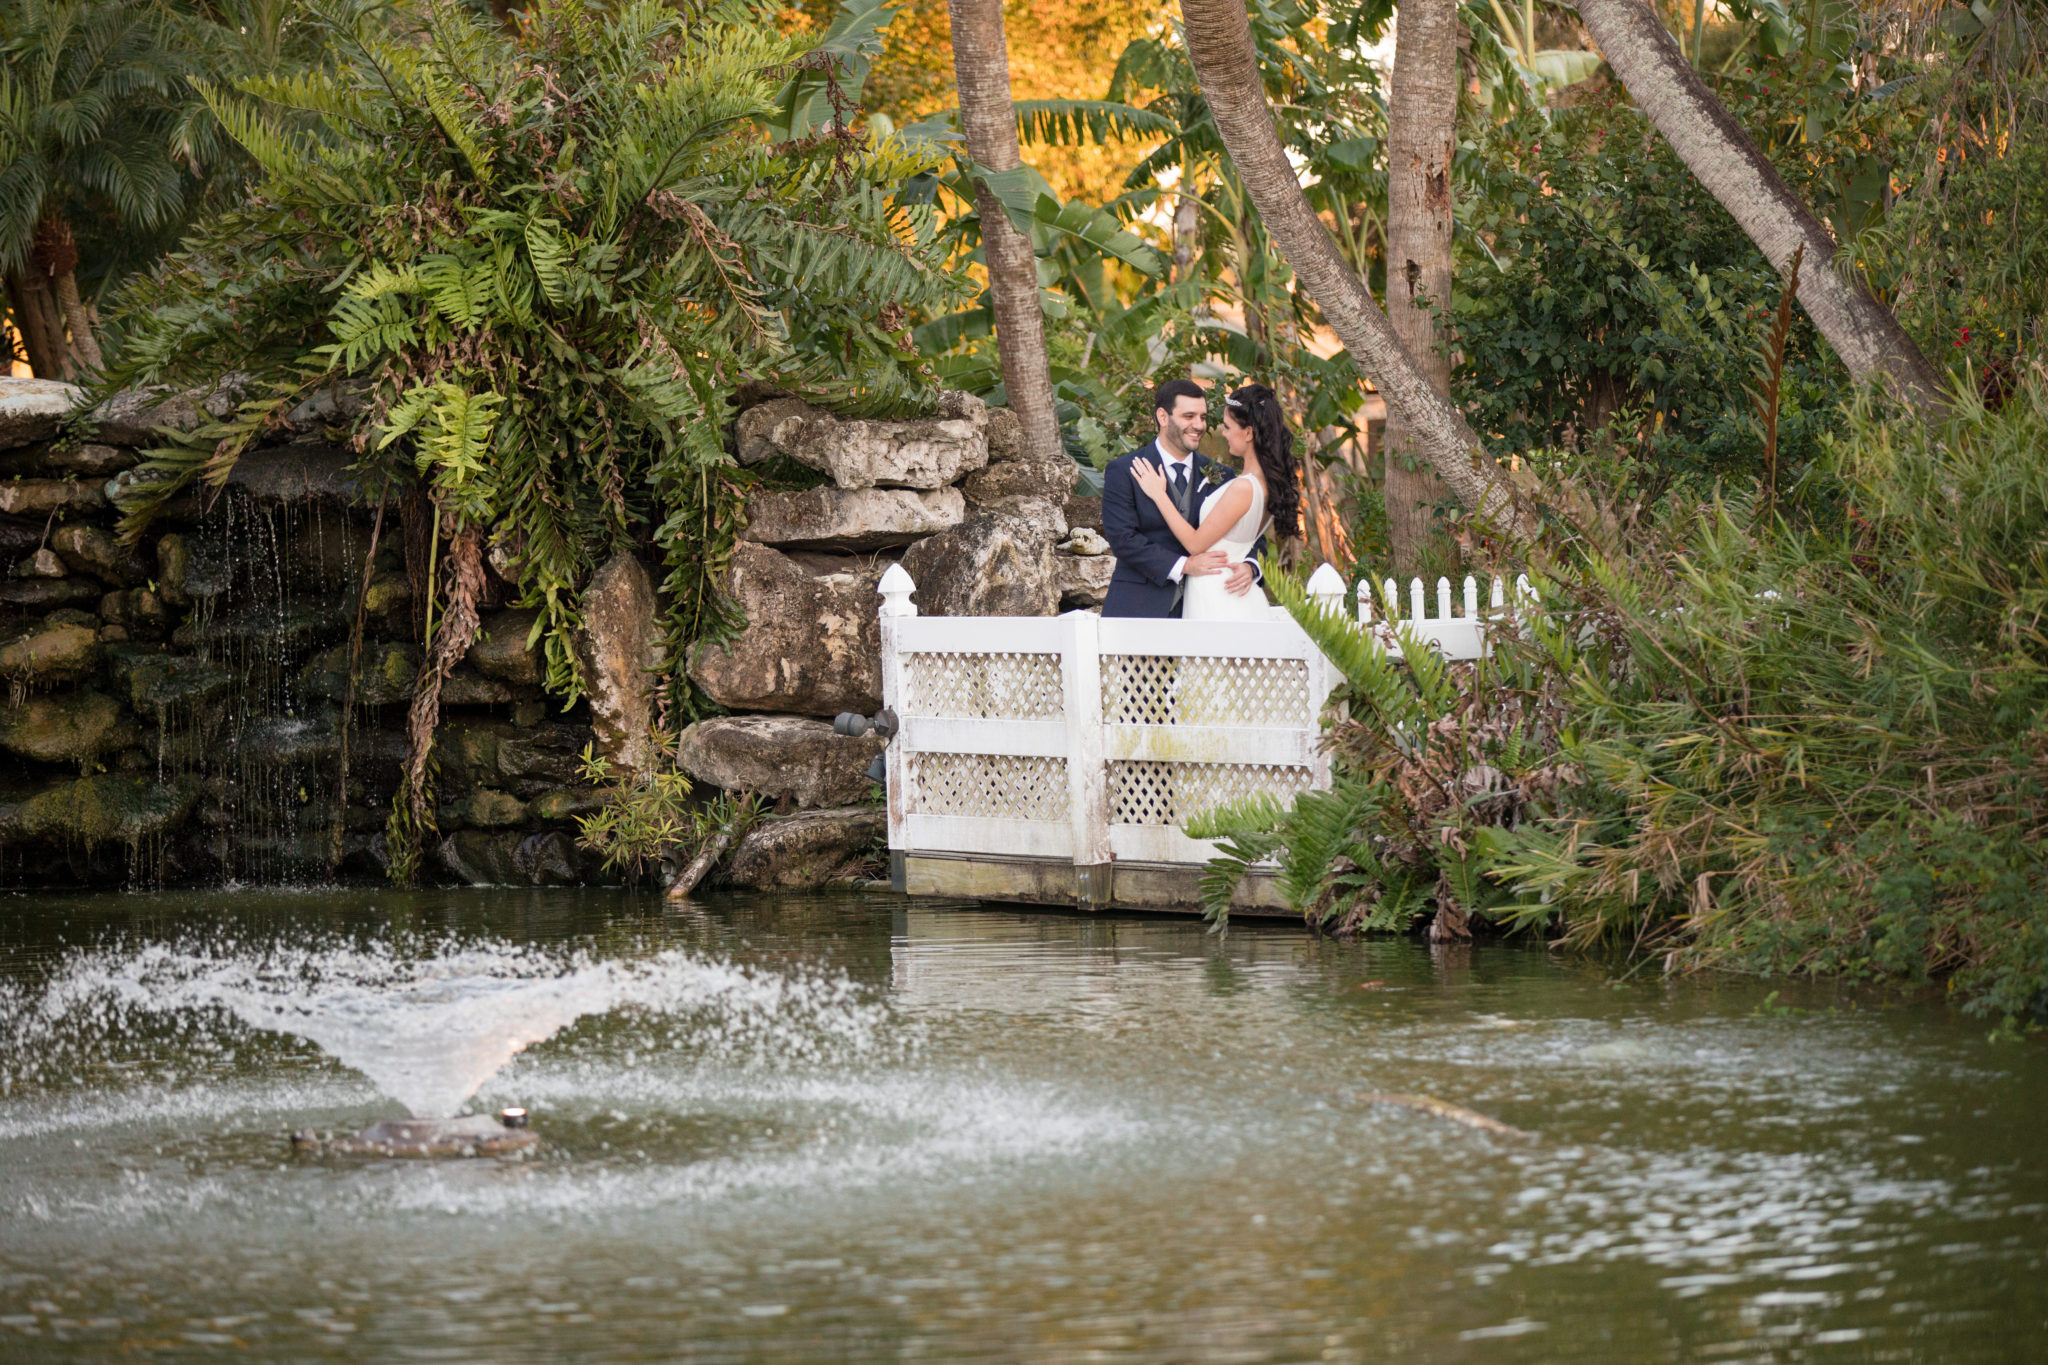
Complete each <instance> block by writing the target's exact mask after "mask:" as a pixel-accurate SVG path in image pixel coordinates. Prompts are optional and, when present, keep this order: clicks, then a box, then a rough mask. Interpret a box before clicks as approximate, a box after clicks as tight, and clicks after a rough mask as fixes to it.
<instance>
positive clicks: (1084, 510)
mask: <svg viewBox="0 0 2048 1365" xmlns="http://www.w3.org/2000/svg"><path fill="white" fill-rule="evenodd" d="M1060 512H1061V514H1062V515H1063V516H1064V517H1065V518H1066V522H1067V529H1069V530H1080V529H1081V528H1083V527H1086V528H1087V529H1088V530H1090V531H1100V530H1101V529H1102V499H1101V498H1099V497H1096V498H1091V497H1084V496H1078V495H1075V494H1069V495H1068V496H1067V500H1066V501H1065V502H1063V503H1061V504H1060Z"/></svg>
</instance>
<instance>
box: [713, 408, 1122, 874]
mask: <svg viewBox="0 0 2048 1365" xmlns="http://www.w3.org/2000/svg"><path fill="white" fill-rule="evenodd" d="M734 449H735V453H736V455H737V456H738V458H739V461H740V463H741V464H743V465H748V466H752V467H755V468H757V469H761V470H764V471H769V470H773V471H777V472H781V473H784V474H785V475H786V474H788V473H789V472H792V471H796V472H801V471H805V470H807V471H811V472H812V474H813V476H814V477H815V479H816V482H815V483H814V484H813V486H810V487H794V488H783V489H777V488H763V489H760V490H757V491H756V492H754V493H753V494H752V495H751V497H750V498H749V500H748V507H747V520H748V525H747V530H746V532H745V537H744V539H745V543H744V544H742V546H741V547H740V550H739V552H738V554H737V555H736V557H735V560H734V566H733V574H732V581H731V593H732V596H733V598H734V599H735V601H736V602H737V604H738V605H739V607H740V608H741V610H742V611H744V613H745V614H746V620H747V625H746V628H745V629H744V630H743V631H742V632H741V633H740V635H739V636H738V638H737V639H734V640H731V641H728V642H725V643H721V644H716V645H710V646H704V647H701V648H700V649H699V650H698V651H697V653H696V655H695V657H694V658H693V659H692V660H691V661H690V676H691V677H692V678H693V679H695V681H696V682H697V684H698V685H699V686H700V687H701V688H703V690H704V691H705V693H706V694H708V695H709V696H710V697H711V698H712V699H713V700H715V701H717V702H718V703H720V704H721V705H723V706H725V707H728V708H730V709H731V710H732V711H733V712H734V714H732V715H728V716H719V717H716V718H714V719H710V720H705V721H700V722H698V723H697V724H696V725H693V726H691V727H690V729H689V730H688V731H687V732H685V734H684V735H683V737H682V743H681V746H680V750H679V756H680V759H681V761H682V763H683V765H684V767H685V768H687V769H688V771H689V772H690V773H691V774H692V775H693V776H694V777H696V778H697V779H698V780H700V781H702V782H706V783H709V784H711V785H713V786H717V787H722V788H726V789H729V790H742V791H751V792H757V793H760V794H762V795H763V796H766V797H768V798H770V799H773V800H776V801H777V802H778V803H779V804H780V805H781V806H782V807H783V808H785V809H790V808H796V809H806V810H812V811H815V812H816V813H815V814H814V815H811V816H807V817H806V819H805V820H804V821H803V822H801V823H802V825H803V827H804V828H805V829H807V830H808V831H810V838H811V839H812V840H813V841H825V840H837V841H839V842H841V843H843V844H845V845H846V846H847V847H852V846H853V845H854V844H855V843H857V842H866V841H871V840H873V839H874V838H875V837H876V836H877V835H878V834H879V832H880V829H881V812H880V811H879V810H878V809H876V808H874V807H873V806H872V805H871V804H866V803H867V798H868V797H869V796H870V795H871V794H872V792H873V790H874V788H873V785H872V784H871V783H870V782H869V780H868V779H867V778H866V777H865V776H864V772H865V769H866V768H867V766H868V764H869V762H870V761H871V760H872V759H873V758H874V756H875V755H877V754H879V753H880V752H881V749H882V741H881V740H879V739H876V738H872V737H870V738H861V739H852V738H845V737H841V736H838V735H835V734H834V733H833V730H832V726H831V723H830V721H829V719H828V718H829V717H831V716H833V715H834V714H836V713H838V712H842V711H858V712H862V713H871V712H873V711H875V710H876V709H877V708H879V707H880V706H881V702H882V697H881V691H882V678H881V662H880V660H881V639H880V621H879V617H878V615H877V612H878V608H879V607H880V605H881V601H880V598H879V597H878V596H877V593H876V587H877V584H878V583H879V582H880V580H881V577H882V574H883V572H884V571H885V570H887V569H888V567H889V566H890V565H891V564H893V563H897V562H899V561H900V562H901V563H902V564H903V566H904V568H905V569H906V570H907V571H908V572H909V574H910V576H911V578H912V579H913V580H914V581H915V582H916V584H917V591H916V593H915V595H914V598H913V600H914V601H915V602H916V603H917V607H918V610H919V611H920V612H921V613H923V614H924V615H927V616H1048V615H1052V614H1054V613H1056V612H1059V611H1061V610H1065V609H1069V608H1074V607H1084V608H1085V607H1095V606H1099V605H1100V604H1101V602H1102V598H1103V595H1104V594H1105V593H1106V592H1107V590H1108V585H1109V572H1110V569H1111V568H1112V567H1113V561H1111V560H1110V559H1109V557H1108V556H1107V555H1106V554H1104V553H1102V551H1104V550H1106V549H1107V546H1105V545H1102V544H1101V541H1100V537H1099V536H1096V535H1095V534H1094V533H1093V531H1092V530H1090V529H1087V527H1088V526H1090V525H1092V527H1094V528H1099V527H1100V524H1101V523H1100V506H1101V504H1100V503H1099V502H1091V501H1090V500H1087V499H1075V498H1074V497H1073V488H1074V483H1075V481H1076V479H1077V478H1078V476H1079V470H1078V469H1077V468H1076V467H1075V465H1074V464H1073V462H1072V461H1071V460H1069V459H1067V458H1066V457H1065V456H1064V455H1052V456H1050V457H1048V458H1041V457H1038V456H1036V455H1034V454H1033V453H1032V452H1031V451H1029V450H1028V449H1026V447H1025V443H1024V439H1023V430H1022V428H1021V426H1020V425H1019V423H1018V421H1017V419H1016V416H1015V414H1013V413H1011V412H1009V411H1008V410H1007V409H1002V408H995V409H990V408H986V407H984V406H983V405H982V403H981V401H980V400H979V399H977V398H975V397H973V396H971V395H969V394H963V393H951V394H947V395H946V397H945V400H944V402H943V403H942V405H941V407H940V410H939V411H938V413H937V414H936V415H935V416H933V417H930V418H926V419H921V420H916V421H876V420H863V419H854V418H843V417H838V416H835V415H833V414H831V413H828V412H824V411H821V410H819V409H818V408H815V407H812V406H810V405H808V404H806V403H803V402H801V401H799V400H797V399H794V398H788V397H768V398H767V399H766V400H765V401H760V402H756V403H755V404H753V405H752V406H750V407H747V408H746V409H745V410H744V411H742V412H741V413H740V415H739V418H738V421H737V423H736V424H735V428H734ZM783 481H784V482H788V481H790V480H788V479H787V478H785V479H784V480H783ZM1091 508H1092V509H1094V510H1092V511H1091V510H1090V509H1091ZM1070 513H1071V514H1072V520H1073V521H1075V522H1080V523H1082V524H1083V529H1081V530H1079V531H1073V530H1071V529H1070V515H1069V514H1070ZM1063 542H1065V544H1063ZM1077 545H1078V548H1079V549H1081V550H1084V551H1088V553H1076V552H1075V549H1076V546H1077ZM798 823H799V822H796V821H794V820H792V821H791V822H790V824H789V829H790V830H792V831H793V830H794V829H795V828H796V827H797V825H798ZM738 864H739V866H738V867H737V869H736V875H737V876H741V877H753V878H757V879H763V878H765V879H766V880H765V883H764V884H777V882H776V880H775V878H776V877H778V876H779V875H783V874H778V873H776V872H774V871H773V870H769V871H765V872H757V871H755V870H753V869H752V867H751V864H750V863H749V862H748V860H747V859H744V858H742V859H740V860H738ZM786 875H787V877H788V878H795V877H797V876H799V875H801V873H800V870H798V869H797V868H795V867H794V866H792V870H791V871H790V872H789V873H787V874H786Z"/></svg>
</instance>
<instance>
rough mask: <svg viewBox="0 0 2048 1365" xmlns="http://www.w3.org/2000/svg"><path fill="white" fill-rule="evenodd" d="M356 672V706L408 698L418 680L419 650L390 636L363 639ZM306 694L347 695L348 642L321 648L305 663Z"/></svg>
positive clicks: (336, 699) (336, 698) (330, 698)
mask: <svg viewBox="0 0 2048 1365" xmlns="http://www.w3.org/2000/svg"><path fill="white" fill-rule="evenodd" d="M358 668H359V671H358V672H357V674H356V695H355V701H356V705H358V706H395V705H397V704H398V703H399V702H403V701H409V700H411V698H412V689H413V684H414V683H415V682H417V681H418V680H419V673H420V652H419V649H418V648H417V647H416V646H414V645H410V644H401V643H398V642H396V641H391V640H365V641H364V642H363V652H362V655H361V658H360V661H359V664H358ZM303 682H304V686H305V691H306V694H307V695H308V696H313V697H320V698H324V699H325V700H327V701H334V702H344V701H346V700H347V699H348V646H347V645H336V646H335V647H334V648H332V649H323V650H321V651H320V652H319V653H318V654H315V655H314V656H313V657H312V658H311V659H310V660H308V661H307V663H306V671H305V673H304V674H303Z"/></svg>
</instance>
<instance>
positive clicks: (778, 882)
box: [727, 806, 889, 891]
mask: <svg viewBox="0 0 2048 1365" xmlns="http://www.w3.org/2000/svg"><path fill="white" fill-rule="evenodd" d="M888 828H889V822H888V817H887V816H886V815H885V814H884V813H883V811H882V809H881V807H879V806H861V807H854V808H843V809H838V810H817V811H800V812H798V813H797V814H794V815H783V816H777V817H774V818H771V819H767V820H763V821H762V822H761V823H759V824H757V825H755V826H754V827H753V828H752V829H750V830H748V831H747V832H746V834H745V835H743V836H742V837H741V838H740V841H739V844H738V845H737V846H736V847H735V848H734V849H733V852H732V861H731V864H730V868H729V871H728V873H727V875H728V876H729V877H730V878H731V880H732V883H733V885H735V886H744V887H750V888H752V889H753V890H756V891H782V890H798V889H801V888H805V887H814V886H823V885H825V884H826V883H828V882H830V881H831V880H832V879H833V877H834V876H836V875H837V874H838V873H840V872H841V871H842V870H843V869H844V868H845V867H846V866H847V864H849V863H851V862H853V861H855V860H856V859H858V858H861V857H863V856H865V855H867V854H869V853H871V852H874V851H876V850H877V849H878V848H879V846H880V844H881V841H882V838H883V836H884V835H885V834H886V833H887V832H888Z"/></svg>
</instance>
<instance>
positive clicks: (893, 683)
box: [875, 564, 917, 894]
mask: <svg viewBox="0 0 2048 1365" xmlns="http://www.w3.org/2000/svg"><path fill="white" fill-rule="evenodd" d="M875 590H876V592H878V593H879V594H880V595H881V598H882V609H881V617H882V705H883V706H885V707H888V708H889V709H890V710H892V711H895V712H896V713H897V715H899V716H901V715H902V714H903V663H902V660H901V659H900V658H899V657H898V655H897V653H896V623H897V622H898V621H903V620H908V619H909V618H911V617H914V616H916V615H917V604H916V603H915V602H912V601H911V600H910V594H911V593H913V592H915V591H916V590H917V584H916V583H915V582H913V581H912V580H911V577H910V575H909V574H908V573H907V572H905V571H904V568H903V566H902V565H901V564H891V565H890V566H889V570H888V572H887V573H885V574H883V575H882V581H881V583H880V584H878V585H877V586H876V589H875ZM904 748H905V746H904V744H903V740H902V732H901V731H900V730H899V731H898V732H897V737H896V738H895V739H894V740H892V741H891V742H890V744H889V747H888V748H886V749H884V750H883V751H882V755H883V758H882V766H883V770H884V773H885V779H884V787H885V791H886V795H887V800H888V807H889V887H890V889H891V890H893V891H896V892H897V893H899V894H900V893H901V892H903V891H904V890H905V889H906V888H905V874H906V870H907V863H908V852H909V851H908V850H907V849H906V848H905V847H904V843H903V817H904V816H906V815H908V814H909V813H910V812H911V811H912V810H914V809H916V801H915V794H914V793H913V792H912V791H911V775H910V764H909V763H908V762H906V761H905V755H904Z"/></svg>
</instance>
